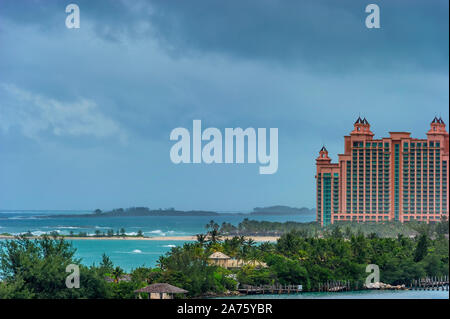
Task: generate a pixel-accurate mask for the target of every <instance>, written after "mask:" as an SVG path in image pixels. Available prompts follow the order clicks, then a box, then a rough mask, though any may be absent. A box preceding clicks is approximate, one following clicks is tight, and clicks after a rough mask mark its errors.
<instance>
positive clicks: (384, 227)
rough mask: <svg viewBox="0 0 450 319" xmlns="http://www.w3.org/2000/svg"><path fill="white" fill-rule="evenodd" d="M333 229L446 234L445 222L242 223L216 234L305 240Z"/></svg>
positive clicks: (387, 234)
mask: <svg viewBox="0 0 450 319" xmlns="http://www.w3.org/2000/svg"><path fill="white" fill-rule="evenodd" d="M336 228H339V229H343V231H344V232H346V233H358V232H362V233H363V234H365V235H369V234H373V233H375V234H377V235H378V236H380V237H397V235H398V234H401V235H403V236H408V237H411V236H416V235H418V234H419V233H423V232H426V233H427V234H428V235H429V236H432V237H433V236H437V235H440V234H448V221H447V220H444V221H443V222H440V223H430V224H425V223H421V222H409V223H400V222H395V221H389V222H384V223H370V222H366V223H352V222H336V223H334V224H332V225H329V226H326V227H321V226H320V224H318V223H317V222H310V223H299V222H289V221H288V222H284V223H281V222H269V221H257V220H250V219H248V218H246V219H244V220H243V221H242V222H241V223H239V225H237V226H234V225H232V224H230V223H223V224H222V225H221V227H220V232H221V233H222V234H227V235H232V236H233V235H236V236H279V235H282V234H285V233H288V232H291V231H298V232H301V233H303V234H304V235H305V236H310V237H311V236H312V237H323V236H327V235H329V234H330V233H332V232H333V231H334V230H335V229H336Z"/></svg>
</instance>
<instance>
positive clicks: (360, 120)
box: [355, 116, 363, 124]
mask: <svg viewBox="0 0 450 319" xmlns="http://www.w3.org/2000/svg"><path fill="white" fill-rule="evenodd" d="M362 122H363V121H362V119H361V117H360V116H358V119H357V120H356V122H355V124H362Z"/></svg>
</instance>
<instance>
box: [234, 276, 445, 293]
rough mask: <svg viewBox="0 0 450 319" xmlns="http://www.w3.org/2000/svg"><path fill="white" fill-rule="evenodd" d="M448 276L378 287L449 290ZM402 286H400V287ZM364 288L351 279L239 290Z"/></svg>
mask: <svg viewBox="0 0 450 319" xmlns="http://www.w3.org/2000/svg"><path fill="white" fill-rule="evenodd" d="M448 286H449V282H448V276H443V277H432V278H422V279H418V280H413V281H411V282H410V283H408V284H403V285H397V286H391V285H385V284H383V286H382V287H380V288H377V289H380V290H399V289H406V290H408V289H409V290H442V291H449V290H448V288H449V287H448ZM399 287H400V288H399ZM362 289H366V288H364V285H363V283H361V282H351V281H349V280H336V281H327V282H324V283H319V284H318V285H317V286H315V288H313V289H311V290H305V289H303V287H302V286H301V285H260V286H250V285H242V286H241V287H239V289H238V291H239V292H240V293H241V294H245V295H257V294H295V293H300V292H341V291H353V290H362ZM372 289H374V288H372Z"/></svg>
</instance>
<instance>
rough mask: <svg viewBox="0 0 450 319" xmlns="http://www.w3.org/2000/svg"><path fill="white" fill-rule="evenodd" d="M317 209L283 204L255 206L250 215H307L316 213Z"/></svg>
mask: <svg viewBox="0 0 450 319" xmlns="http://www.w3.org/2000/svg"><path fill="white" fill-rule="evenodd" d="M315 213H316V210H315V209H313V208H306V207H302V208H296V207H289V206H283V205H276V206H269V207H255V208H253V212H251V213H250V215H307V214H315Z"/></svg>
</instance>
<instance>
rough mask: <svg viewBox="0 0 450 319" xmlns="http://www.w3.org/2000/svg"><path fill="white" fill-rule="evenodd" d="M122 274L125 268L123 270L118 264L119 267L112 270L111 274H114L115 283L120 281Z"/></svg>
mask: <svg viewBox="0 0 450 319" xmlns="http://www.w3.org/2000/svg"><path fill="white" fill-rule="evenodd" d="M122 274H123V270H122V268H120V267H119V266H117V267H116V268H115V269H114V270H113V271H112V273H111V275H112V276H113V278H114V282H115V283H118V282H119V280H120V277H121V276H122Z"/></svg>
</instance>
